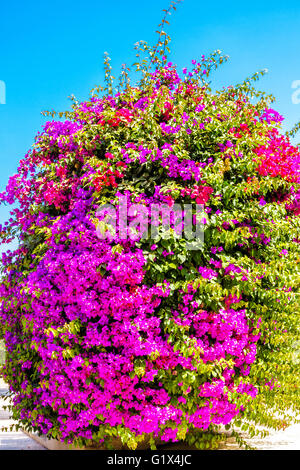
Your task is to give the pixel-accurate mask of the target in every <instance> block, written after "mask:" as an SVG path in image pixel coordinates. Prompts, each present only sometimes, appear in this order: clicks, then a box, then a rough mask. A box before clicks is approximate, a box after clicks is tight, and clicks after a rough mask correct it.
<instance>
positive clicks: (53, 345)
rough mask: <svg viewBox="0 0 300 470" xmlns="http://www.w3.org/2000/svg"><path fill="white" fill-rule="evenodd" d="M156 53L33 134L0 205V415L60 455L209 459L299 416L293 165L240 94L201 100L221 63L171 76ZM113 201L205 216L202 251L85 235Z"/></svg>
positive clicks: (298, 177) (276, 121)
mask: <svg viewBox="0 0 300 470" xmlns="http://www.w3.org/2000/svg"><path fill="white" fill-rule="evenodd" d="M160 37H161V36H160ZM162 45H163V46H164V47H161V48H157V49H155V48H152V49H151V48H148V49H147V46H145V44H144V43H142V44H140V48H141V49H144V50H146V51H148V53H149V51H150V60H149V61H148V62H147V64H146V65H143V62H141V63H142V65H138V66H137V68H138V69H139V70H142V78H141V79H140V80H139V81H137V82H136V83H135V84H134V85H131V84H130V83H129V74H127V72H126V70H125V69H124V70H123V74H122V77H123V81H122V83H121V84H120V88H119V89H118V90H114V89H113V87H112V84H111V77H110V75H109V61H108V59H106V66H107V69H106V70H107V76H106V79H107V83H108V85H107V88H106V90H104V91H102V92H99V93H98V94H97V93H94V94H93V96H92V97H91V98H90V99H89V100H88V101H86V102H83V103H77V102H76V101H75V102H74V103H73V109H72V111H69V112H67V113H65V114H64V120H61V119H58V120H56V121H55V120H52V121H49V122H47V123H46V124H45V125H44V127H43V130H42V132H41V133H39V134H38V135H37V137H36V140H35V144H34V146H33V148H32V149H31V150H30V151H29V152H28V154H27V155H26V156H25V158H24V159H23V160H22V161H21V162H20V166H19V169H18V173H17V174H16V175H15V176H13V177H11V178H10V180H9V183H8V185H7V188H6V191H5V192H4V193H2V195H1V200H2V202H3V203H8V204H13V208H12V211H11V219H10V220H9V221H8V222H7V223H6V224H5V225H4V226H3V227H2V228H1V233H2V238H3V242H11V241H12V240H13V239H17V240H18V248H17V249H16V250H14V251H9V250H7V251H6V253H5V254H3V256H2V264H3V267H2V270H3V274H2V281H1V313H0V316H1V325H2V330H3V336H4V339H5V344H6V351H7V352H6V362H5V364H4V366H3V370H2V373H3V377H4V379H5V380H6V381H7V382H8V384H9V386H10V391H11V392H12V400H13V407H12V413H13V417H14V418H15V419H17V420H18V422H19V424H20V425H21V426H22V427H25V428H26V429H29V430H34V431H37V432H38V433H40V434H44V435H47V436H48V437H52V438H57V439H61V440H63V441H65V442H69V443H71V442H73V443H75V444H79V445H90V444H91V443H95V442H97V443H104V444H105V445H107V446H109V445H110V442H111V441H110V439H111V438H114V437H119V438H121V440H122V442H123V444H124V445H125V444H126V445H127V446H129V447H130V448H132V449H135V448H136V446H137V445H138V443H140V442H142V441H143V440H144V439H145V437H148V438H149V435H150V436H151V441H150V443H151V445H152V446H153V445H154V440H155V439H156V438H158V437H159V438H160V439H161V440H162V442H167V441H173V442H174V441H178V440H181V441H186V442H188V443H190V444H193V443H196V445H197V446H198V447H200V448H206V447H210V446H212V447H214V446H216V445H217V443H218V440H219V437H218V432H220V430H221V429H223V426H224V425H225V426H226V428H230V427H231V426H234V428H233V429H234V431H233V432H234V433H236V431H235V430H236V429H238V427H239V426H241V429H242V430H248V431H249V432H250V434H254V433H255V432H256V431H255V430H256V426H257V425H264V426H268V427H273V428H276V429H280V428H283V427H285V426H286V425H287V424H288V423H289V422H290V421H291V419H292V418H291V417H290V411H291V410H292V411H294V412H297V409H299V377H298V375H297V361H296V360H294V359H293V358H294V357H295V344H297V339H298V338H299V330H298V324H299V304H298V303H297V293H299V277H300V276H299V238H300V233H299V228H300V224H299V217H297V216H299V213H300V191H299V188H300V185H299V183H300V167H299V162H300V153H299V149H298V147H296V146H293V145H292V144H291V142H290V141H289V137H288V136H286V135H284V134H282V132H281V131H280V128H281V121H282V119H283V118H282V117H281V116H280V115H279V114H278V113H277V112H276V111H274V110H273V109H271V108H270V100H269V98H268V97H266V96H265V95H264V94H263V93H259V92H257V91H255V89H254V88H253V87H252V83H251V80H250V81H249V80H247V81H245V82H243V83H242V84H241V85H237V86H235V87H230V88H224V89H223V90H221V91H218V92H213V91H212V90H211V88H210V82H209V77H210V76H211V73H212V71H213V70H214V69H215V68H216V67H217V66H218V65H219V64H220V63H221V62H222V61H224V59H225V58H224V57H223V56H222V55H221V54H220V53H219V52H216V53H214V54H212V55H211V56H209V57H204V56H202V57H200V60H198V61H196V60H193V61H192V63H191V66H190V68H189V69H184V70H183V71H180V72H179V71H178V70H177V68H176V66H175V65H174V64H173V63H171V62H168V59H166V57H165V53H166V52H165V50H163V49H166V47H165V46H166V44H165V41H162V40H160V42H159V46H162ZM150 66H152V68H150ZM258 76H259V74H256V75H254V76H253V80H256V79H257V78H258ZM120 197H123V198H125V199H126V202H127V206H128V207H129V208H130V207H131V206H132V205H133V204H136V203H139V204H143V206H144V207H145V208H146V214H148V212H147V209H148V208H149V207H150V206H151V204H162V203H163V204H165V205H167V206H168V207H169V208H172V207H173V205H174V204H180V205H183V204H201V205H202V206H204V211H205V217H203V219H202V223H203V225H204V228H205V230H204V243H203V244H202V246H201V247H200V248H199V249H197V250H195V249H189V248H188V245H187V243H186V240H185V239H184V238H178V237H176V236H175V235H174V236H172V237H169V238H165V237H164V236H163V234H162V233H160V232H158V235H157V236H156V237H155V239H153V238H151V236H148V237H143V238H142V237H141V236H139V233H138V231H137V234H136V237H135V238H134V237H130V236H129V233H128V234H127V235H128V236H127V235H126V237H127V238H126V237H124V236H123V237H121V236H120V233H118V232H116V233H112V234H110V236H107V237H106V238H104V237H103V238H101V237H99V233H98V229H99V223H100V222H99V218H97V209H98V208H99V206H103V205H104V204H111V205H115V206H116V205H117V202H118V200H119V198H120ZM193 220H194V223H196V222H195V219H193ZM128 230H129V229H128ZM173 232H174V233H175V231H174V228H173ZM298 295H299V294H298ZM298 344H299V343H298ZM236 435H238V434H236Z"/></svg>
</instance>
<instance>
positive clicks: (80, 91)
mask: <svg viewBox="0 0 300 470" xmlns="http://www.w3.org/2000/svg"><path fill="white" fill-rule="evenodd" d="M167 6H168V0H149V1H148V2H145V1H144V2H143V1H141V0H130V1H127V2H125V1H124V0H111V1H103V0H84V1H82V0H80V1H79V0H64V1H62V0H51V1H47V0H45V1H37V0H28V1H26V2H25V1H23V0H22V1H20V0H15V1H10V2H9V1H6V2H1V6H0V18H1V20H0V50H1V56H0V59H1V60H0V80H2V81H4V82H5V84H6V104H0V165H1V172H0V190H3V189H4V187H5V185H6V182H7V179H8V177H9V176H10V175H11V174H13V173H14V172H15V170H16V168H17V164H18V161H19V160H20V158H22V157H23V156H24V154H25V153H26V151H27V150H28V149H29V147H30V146H31V144H32V143H33V139H34V136H35V134H36V133H37V131H38V130H39V129H40V128H41V126H42V124H43V123H44V122H45V120H46V118H44V117H42V116H41V115H40V112H41V110H43V109H56V110H65V109H68V108H69V106H70V102H69V100H68V98H67V97H68V96H69V95H70V94H72V93H73V94H74V95H75V96H76V97H77V98H78V99H80V100H84V99H87V98H88V94H89V91H90V89H91V88H92V87H93V86H94V85H95V84H97V83H101V81H102V78H103V68H102V56H103V52H104V51H107V52H109V54H110V56H111V58H112V65H113V66H114V67H115V73H118V71H119V68H120V66H121V64H122V63H123V62H128V64H131V63H132V62H133V60H134V52H133V44H134V43H135V42H136V41H138V40H141V39H143V40H146V41H148V42H150V43H153V41H154V38H155V34H154V31H155V29H157V28H156V27H157V24H158V23H159V22H160V19H161V17H162V12H161V10H162V9H163V8H166V7H167ZM169 19H170V22H171V26H170V29H169V32H170V34H171V36H172V43H171V47H172V49H173V53H172V56H171V59H172V60H173V61H174V62H175V63H177V64H178V65H179V66H180V67H181V68H182V67H183V66H185V65H186V64H190V61H191V59H193V58H198V57H200V56H201V55H202V54H203V53H204V54H208V53H210V52H212V51H213V50H215V49H221V50H222V51H223V52H224V53H226V54H228V55H229V56H230V61H229V62H228V63H227V64H225V65H224V66H223V67H222V68H221V69H219V71H218V72H217V73H216V75H215V78H216V83H217V85H218V86H219V87H221V86H223V85H225V86H226V85H229V84H233V83H237V82H240V81H242V80H243V79H244V78H245V77H246V76H248V75H251V74H252V73H254V72H256V71H257V70H259V69H263V68H268V69H269V74H268V75H267V76H266V77H265V78H263V79H262V81H261V82H260V87H261V88H262V89H264V90H266V91H268V92H271V93H273V94H274V95H275V96H276V98H277V101H276V103H275V104H274V107H275V108H276V109H277V110H278V111H279V112H281V113H282V114H283V115H284V116H285V118H286V120H285V124H284V126H285V129H289V128H291V127H292V125H293V124H294V123H295V122H297V121H298V120H299V119H300V104H298V105H296V104H293V103H292V99H291V96H292V93H293V91H294V90H293V89H292V88H291V84H292V82H293V81H295V80H300V61H299V45H300V41H299V36H300V33H299V32H300V2H299V0H289V1H288V2H283V1H278V0H272V1H270V0H259V1H258V0H252V1H250V0H249V1H241V0H240V1H230V0H227V1H220V0H213V1H203V2H202V1H201V0H185V1H184V2H183V3H182V4H181V5H179V6H178V9H177V12H176V13H174V14H172V16H171V17H170V18H169ZM0 98H1V96H0ZM0 101H1V99H0ZM299 140H300V136H299ZM6 214H7V210H6V209H1V212H0V222H2V221H3V219H5V218H6Z"/></svg>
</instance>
